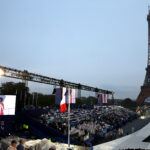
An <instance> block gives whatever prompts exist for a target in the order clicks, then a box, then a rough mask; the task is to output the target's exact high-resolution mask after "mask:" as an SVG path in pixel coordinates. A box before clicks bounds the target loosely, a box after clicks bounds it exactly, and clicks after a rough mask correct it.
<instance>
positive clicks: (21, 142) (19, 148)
mask: <svg viewBox="0 0 150 150" xmlns="http://www.w3.org/2000/svg"><path fill="white" fill-rule="evenodd" d="M23 144H24V140H23V139H21V140H20V141H19V145H18V146H17V150H24V146H23Z"/></svg>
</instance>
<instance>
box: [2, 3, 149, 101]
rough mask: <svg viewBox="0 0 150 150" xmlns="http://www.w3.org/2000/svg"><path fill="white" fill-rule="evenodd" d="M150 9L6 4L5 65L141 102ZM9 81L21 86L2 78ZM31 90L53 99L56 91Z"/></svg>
mask: <svg viewBox="0 0 150 150" xmlns="http://www.w3.org/2000/svg"><path fill="white" fill-rule="evenodd" d="M149 4H150V0H145V1H137V0H132V1H131V0H126V1H120V0H113V1H109V0H102V1H99V0H94V1H90V0H82V1H80V0H72V1H70V0H57V1H54V0H52V1H49V0H44V1H42V0H32V1H30V0H22V1H20V0H13V1H8V0H1V1H0V21H1V23H0V53H1V55H0V65H3V66H8V67H12V68H16V69H21V70H24V69H26V70H28V71H30V72H35V73H38V74H42V75H46V76H49V77H54V78H58V79H64V80H67V81H72V82H77V83H81V84H86V85H90V86H94V87H98V88H102V89H108V90H113V91H115V98H121V99H124V98H127V97H129V98H132V99H136V98H137V96H138V94H139V91H140V86H142V84H143V81H144V78H145V73H146V72H145V68H146V66H147V55H148V53H147V52H148V36H147V35H148V24H147V20H146V18H147V14H148V5H149ZM5 81H16V80H14V79H8V78H4V77H2V78H0V82H1V83H2V82H5ZM29 88H30V89H31V92H32V91H37V92H41V93H46V94H49V93H51V89H52V86H48V85H42V84H37V83H29ZM88 94H89V93H88Z"/></svg>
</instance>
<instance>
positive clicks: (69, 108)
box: [68, 90, 70, 148]
mask: <svg viewBox="0 0 150 150" xmlns="http://www.w3.org/2000/svg"><path fill="white" fill-rule="evenodd" d="M69 94H70V90H68V95H69ZM68 147H69V148H70V98H69V96H68Z"/></svg>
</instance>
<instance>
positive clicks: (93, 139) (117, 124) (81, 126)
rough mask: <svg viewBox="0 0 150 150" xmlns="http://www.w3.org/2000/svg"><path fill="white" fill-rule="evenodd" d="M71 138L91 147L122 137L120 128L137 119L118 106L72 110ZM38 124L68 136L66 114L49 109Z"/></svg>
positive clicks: (132, 113) (122, 133) (131, 112)
mask: <svg viewBox="0 0 150 150" xmlns="http://www.w3.org/2000/svg"><path fill="white" fill-rule="evenodd" d="M70 118H71V119H70V125H71V127H70V131H71V138H73V139H76V140H78V141H80V142H81V143H82V144H83V145H86V146H92V145H93V144H97V142H98V143H100V142H99V141H98V140H101V139H102V140H103V139H109V138H116V137H120V136H122V135H124V132H123V129H122V126H124V125H125V124H126V123H127V122H129V121H132V120H133V119H135V118H137V114H136V113H135V112H133V111H130V110H128V109H126V108H123V107H120V106H94V108H91V109H85V108H76V109H75V108H74V109H71V113H70ZM38 120H39V122H40V123H42V124H45V125H46V126H49V127H51V128H54V129H57V130H59V131H60V132H61V133H62V134H64V135H67V134H68V113H67V112H65V113H60V110H59V109H56V108H54V109H50V111H49V112H48V113H47V114H42V115H41V116H40V117H39V118H38Z"/></svg>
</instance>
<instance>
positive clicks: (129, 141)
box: [93, 123, 150, 150]
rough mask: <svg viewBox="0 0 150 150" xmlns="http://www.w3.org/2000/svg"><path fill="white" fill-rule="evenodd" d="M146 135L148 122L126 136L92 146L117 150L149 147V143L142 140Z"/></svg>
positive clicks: (106, 149)
mask: <svg viewBox="0 0 150 150" xmlns="http://www.w3.org/2000/svg"><path fill="white" fill-rule="evenodd" d="M148 136H150V123H149V124H147V125H146V126H145V127H143V128H142V129H140V130H138V131H137V132H135V133H132V134H130V135H128V136H125V137H122V138H119V139H116V140H113V141H111V142H106V143H104V144H100V145H96V146H94V147H93V150H119V149H128V148H133V149H134V148H135V149H138V148H142V149H150V143H149V142H143V140H144V139H146V138H147V137H148Z"/></svg>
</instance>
